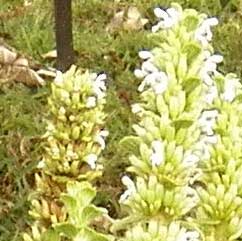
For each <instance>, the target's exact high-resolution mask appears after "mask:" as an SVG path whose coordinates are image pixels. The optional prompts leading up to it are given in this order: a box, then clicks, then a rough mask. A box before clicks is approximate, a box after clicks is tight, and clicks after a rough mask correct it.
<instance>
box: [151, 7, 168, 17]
mask: <svg viewBox="0 0 242 241" xmlns="http://www.w3.org/2000/svg"><path fill="white" fill-rule="evenodd" d="M154 14H155V16H156V17H157V18H162V19H165V18H168V14H167V12H166V11H164V10H163V9H161V8H155V9H154Z"/></svg>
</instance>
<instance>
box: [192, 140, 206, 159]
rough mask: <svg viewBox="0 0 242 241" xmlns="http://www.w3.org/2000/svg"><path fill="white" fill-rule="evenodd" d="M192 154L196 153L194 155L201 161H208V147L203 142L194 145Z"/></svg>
mask: <svg viewBox="0 0 242 241" xmlns="http://www.w3.org/2000/svg"><path fill="white" fill-rule="evenodd" d="M194 153H196V155H198V156H199V157H200V158H201V160H208V159H209V158H210V152H209V145H208V144H206V143H205V142H204V141H203V140H200V141H199V142H197V143H196V145H195V151H194Z"/></svg>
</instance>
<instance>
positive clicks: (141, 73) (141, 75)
mask: <svg viewBox="0 0 242 241" xmlns="http://www.w3.org/2000/svg"><path fill="white" fill-rule="evenodd" d="M134 75H135V76H136V77H137V78H138V79H143V78H144V77H145V76H146V75H147V72H144V71H142V70H141V69H135V70H134Z"/></svg>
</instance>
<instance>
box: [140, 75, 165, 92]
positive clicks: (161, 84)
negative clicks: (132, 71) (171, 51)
mask: <svg viewBox="0 0 242 241" xmlns="http://www.w3.org/2000/svg"><path fill="white" fill-rule="evenodd" d="M146 85H148V86H151V87H152V89H153V90H154V92H155V93H156V94H162V93H163V92H164V91H165V90H166V89H167V86H168V77H167V75H166V74H165V73H164V72H155V73H151V74H148V75H147V76H146V77H145V79H144V80H143V82H142V83H141V84H140V85H139V87H138V91H140V92H142V91H143V90H144V88H145V86H146Z"/></svg>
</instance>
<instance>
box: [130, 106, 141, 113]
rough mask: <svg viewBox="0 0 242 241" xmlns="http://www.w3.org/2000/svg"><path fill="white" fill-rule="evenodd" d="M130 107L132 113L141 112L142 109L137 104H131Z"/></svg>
mask: <svg viewBox="0 0 242 241" xmlns="http://www.w3.org/2000/svg"><path fill="white" fill-rule="evenodd" d="M131 109H132V112H133V113H134V114H137V113H139V112H141V111H142V110H143V109H142V107H141V106H140V105H139V104H133V105H131Z"/></svg>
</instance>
